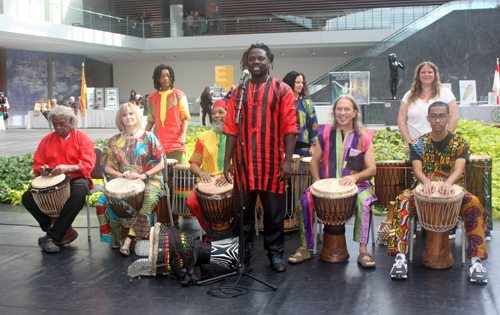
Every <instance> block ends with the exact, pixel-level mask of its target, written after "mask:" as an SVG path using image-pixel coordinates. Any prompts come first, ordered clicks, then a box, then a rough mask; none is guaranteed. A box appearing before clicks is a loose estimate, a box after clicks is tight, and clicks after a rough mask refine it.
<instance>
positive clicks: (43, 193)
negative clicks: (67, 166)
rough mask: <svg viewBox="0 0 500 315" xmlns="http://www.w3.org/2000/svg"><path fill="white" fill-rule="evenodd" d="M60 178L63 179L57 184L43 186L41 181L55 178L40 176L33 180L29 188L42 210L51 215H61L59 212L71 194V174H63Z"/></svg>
mask: <svg viewBox="0 0 500 315" xmlns="http://www.w3.org/2000/svg"><path fill="white" fill-rule="evenodd" d="M59 178H61V179H62V180H61V181H59V182H58V183H57V184H54V185H50V186H46V187H43V186H44V184H43V183H42V184H40V182H43V181H44V180H45V179H46V180H53V177H50V176H38V177H37V178H35V179H34V180H33V181H32V182H31V184H30V186H29V190H30V192H31V194H32V195H33V200H35V203H36V204H37V206H38V208H40V211H42V212H43V213H45V214H46V215H48V216H49V217H58V216H59V213H60V212H61V210H62V208H63V207H64V205H65V204H66V201H67V200H68V198H69V196H70V194H71V190H70V186H69V182H70V181H71V175H68V174H61V175H59ZM56 181H58V180H56ZM33 186H35V187H33Z"/></svg>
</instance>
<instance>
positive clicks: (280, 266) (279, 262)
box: [271, 258, 286, 272]
mask: <svg viewBox="0 0 500 315" xmlns="http://www.w3.org/2000/svg"><path fill="white" fill-rule="evenodd" d="M271 268H273V270H274V271H276V272H285V271H286V265H285V263H284V262H283V259H281V258H273V260H271Z"/></svg>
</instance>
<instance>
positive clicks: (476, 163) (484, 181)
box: [465, 155, 493, 223]
mask: <svg viewBox="0 0 500 315" xmlns="http://www.w3.org/2000/svg"><path fill="white" fill-rule="evenodd" d="M469 160H470V162H469V163H467V166H466V167H465V189H466V190H467V191H468V192H470V193H471V194H472V195H474V196H476V197H477V198H478V199H479V201H480V202H481V204H482V205H483V207H484V210H486V212H488V215H489V216H490V215H491V176H492V162H493V159H492V158H491V157H490V156H488V155H471V156H470V158H469ZM488 223H489V222H488Z"/></svg>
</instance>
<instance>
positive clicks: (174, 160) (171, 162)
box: [167, 159, 179, 165]
mask: <svg viewBox="0 0 500 315" xmlns="http://www.w3.org/2000/svg"><path fill="white" fill-rule="evenodd" d="M177 163H179V162H178V161H177V160H176V159H167V165H172V164H177Z"/></svg>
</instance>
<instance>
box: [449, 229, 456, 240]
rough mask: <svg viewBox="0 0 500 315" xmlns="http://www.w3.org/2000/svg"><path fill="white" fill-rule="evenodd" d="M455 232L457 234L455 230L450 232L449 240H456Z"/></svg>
mask: <svg viewBox="0 0 500 315" xmlns="http://www.w3.org/2000/svg"><path fill="white" fill-rule="evenodd" d="M455 232H456V230H455V229H453V230H450V231H449V232H448V239H450V240H454V239H455V237H456V233H455Z"/></svg>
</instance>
